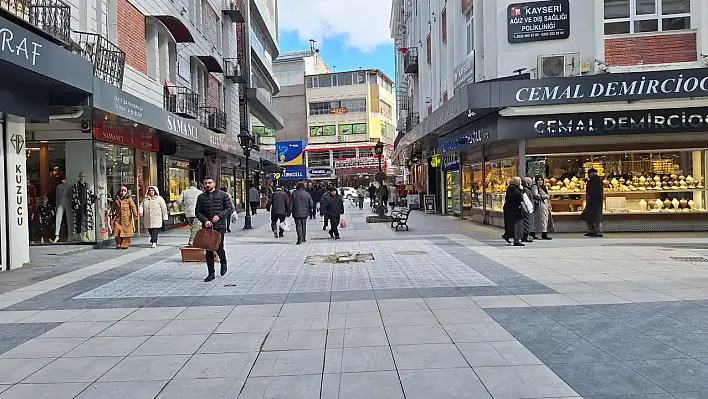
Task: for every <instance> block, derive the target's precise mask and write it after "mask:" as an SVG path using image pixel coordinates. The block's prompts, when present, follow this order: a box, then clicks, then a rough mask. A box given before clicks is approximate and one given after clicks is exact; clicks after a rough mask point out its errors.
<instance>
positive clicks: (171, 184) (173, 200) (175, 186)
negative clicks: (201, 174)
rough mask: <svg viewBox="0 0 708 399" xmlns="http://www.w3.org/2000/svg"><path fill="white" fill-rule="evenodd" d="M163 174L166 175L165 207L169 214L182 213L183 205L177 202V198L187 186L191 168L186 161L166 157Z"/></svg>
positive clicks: (190, 176)
mask: <svg viewBox="0 0 708 399" xmlns="http://www.w3.org/2000/svg"><path fill="white" fill-rule="evenodd" d="M165 175H166V178H167V179H166V180H167V182H166V186H167V187H166V189H167V193H166V200H167V209H168V210H169V212H170V216H177V215H182V214H184V205H183V204H178V203H177V199H178V198H179V195H180V194H182V191H184V190H186V189H187V188H189V182H190V180H191V178H192V170H191V169H190V165H189V162H188V161H183V160H174V159H167V160H165Z"/></svg>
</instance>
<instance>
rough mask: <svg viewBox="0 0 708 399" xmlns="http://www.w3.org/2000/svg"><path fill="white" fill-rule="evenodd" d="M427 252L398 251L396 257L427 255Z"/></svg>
mask: <svg viewBox="0 0 708 399" xmlns="http://www.w3.org/2000/svg"><path fill="white" fill-rule="evenodd" d="M426 254H427V252H425V251H416V250H407V251H398V252H396V255H426Z"/></svg>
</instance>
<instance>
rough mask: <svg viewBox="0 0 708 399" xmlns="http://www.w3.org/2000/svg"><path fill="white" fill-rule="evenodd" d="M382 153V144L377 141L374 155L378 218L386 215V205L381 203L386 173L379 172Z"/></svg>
mask: <svg viewBox="0 0 708 399" xmlns="http://www.w3.org/2000/svg"><path fill="white" fill-rule="evenodd" d="M383 152H384V144H383V143H382V142H381V140H379V142H378V143H376V146H374V153H375V154H376V156H377V157H378V158H379V171H378V172H376V176H375V180H376V181H377V182H379V188H378V189H377V190H376V197H377V199H378V204H377V206H376V213H377V214H378V215H379V217H383V216H384V214H385V213H386V204H384V203H383V197H384V182H385V181H386V172H384V171H383V170H381V157H382V156H383Z"/></svg>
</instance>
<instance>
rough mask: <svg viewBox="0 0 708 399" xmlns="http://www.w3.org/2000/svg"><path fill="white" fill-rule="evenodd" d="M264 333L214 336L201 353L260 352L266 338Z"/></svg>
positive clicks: (201, 349) (207, 341) (202, 348)
mask: <svg viewBox="0 0 708 399" xmlns="http://www.w3.org/2000/svg"><path fill="white" fill-rule="evenodd" d="M266 334H267V333H265V332H262V333H238V334H212V335H210V336H209V338H207V340H206V342H205V343H204V345H202V347H201V348H199V353H230V352H258V351H259V350H260V348H261V346H262V345H263V342H264V341H265V338H266Z"/></svg>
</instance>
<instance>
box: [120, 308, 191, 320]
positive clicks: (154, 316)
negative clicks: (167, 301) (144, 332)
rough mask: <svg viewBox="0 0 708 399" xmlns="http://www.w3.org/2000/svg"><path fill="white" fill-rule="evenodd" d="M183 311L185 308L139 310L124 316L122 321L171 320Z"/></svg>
mask: <svg viewBox="0 0 708 399" xmlns="http://www.w3.org/2000/svg"><path fill="white" fill-rule="evenodd" d="M185 309H186V307H153V308H140V309H138V310H136V311H135V312H133V313H131V314H129V315H128V316H126V317H125V318H124V319H123V320H138V321H142V320H172V319H174V318H175V317H177V316H178V315H179V314H180V313H182V312H183V311H184V310H185Z"/></svg>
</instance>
